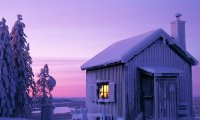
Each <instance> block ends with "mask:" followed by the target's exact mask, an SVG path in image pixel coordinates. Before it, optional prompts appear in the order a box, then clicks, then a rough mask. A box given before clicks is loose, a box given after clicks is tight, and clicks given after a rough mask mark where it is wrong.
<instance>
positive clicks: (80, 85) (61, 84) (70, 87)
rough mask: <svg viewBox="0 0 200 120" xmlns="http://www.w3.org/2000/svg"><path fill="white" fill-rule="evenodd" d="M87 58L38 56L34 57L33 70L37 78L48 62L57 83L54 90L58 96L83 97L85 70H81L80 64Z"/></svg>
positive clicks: (54, 94)
mask: <svg viewBox="0 0 200 120" xmlns="http://www.w3.org/2000/svg"><path fill="white" fill-rule="evenodd" d="M84 61H85V60H70V59H52V58H46V59H44V58H36V59H33V65H32V67H33V71H34V73H35V80H37V79H38V78H37V76H36V75H37V73H39V71H40V69H41V68H42V67H43V66H44V64H48V66H49V69H50V70H49V72H50V75H52V76H53V77H54V78H55V79H56V81H57V83H56V87H55V89H54V91H53V96H56V97H83V96H85V72H83V71H81V70H80V65H81V64H82V63H83V62H84Z"/></svg>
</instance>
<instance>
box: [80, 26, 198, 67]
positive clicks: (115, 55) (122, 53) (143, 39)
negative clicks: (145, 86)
mask: <svg viewBox="0 0 200 120" xmlns="http://www.w3.org/2000/svg"><path fill="white" fill-rule="evenodd" d="M160 37H162V38H164V39H166V40H167V41H168V42H169V43H170V44H171V45H174V47H176V48H177V52H184V53H182V54H183V55H185V57H187V58H188V59H190V60H192V62H194V63H192V64H194V65H195V64H198V61H197V60H196V59H195V58H194V57H192V55H190V54H189V53H188V52H187V51H185V50H183V49H182V48H181V47H179V46H178V45H177V44H176V43H175V42H174V40H173V39H172V38H171V37H170V36H169V35H168V34H167V33H166V32H165V31H164V30H162V29H156V30H152V31H150V32H147V33H144V34H141V35H138V36H135V37H132V38H129V39H125V40H121V41H118V42H115V43H113V44H111V45H110V46H109V47H107V48H106V49H105V50H103V51H102V52H100V53H99V54H97V55H96V56H94V57H93V58H91V59H90V60H88V61H87V62H86V63H84V64H83V65H82V66H81V69H82V70H85V69H92V68H99V67H105V66H109V65H113V64H119V63H126V62H128V61H129V60H130V59H131V58H132V57H133V56H135V55H137V54H138V53H139V52H141V51H142V50H143V49H144V48H146V47H147V46H149V45H150V44H151V43H153V42H154V41H155V40H157V39H158V38H160Z"/></svg>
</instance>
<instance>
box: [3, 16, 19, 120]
mask: <svg viewBox="0 0 200 120" xmlns="http://www.w3.org/2000/svg"><path fill="white" fill-rule="evenodd" d="M5 23H6V20H5V19H4V18H2V21H0V117H8V116H11V115H12V112H13V108H14V106H15V100H14V97H15V91H16V83H15V79H14V69H13V68H14V63H13V59H12V49H11V45H10V36H9V32H8V26H7V25H6V24H5Z"/></svg>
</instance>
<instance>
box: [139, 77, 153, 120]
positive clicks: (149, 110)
mask: <svg viewBox="0 0 200 120" xmlns="http://www.w3.org/2000/svg"><path fill="white" fill-rule="evenodd" d="M141 107H142V112H143V116H144V119H145V120H148V119H150V120H151V119H153V118H154V78H153V77H151V76H148V75H145V74H143V75H142V106H141Z"/></svg>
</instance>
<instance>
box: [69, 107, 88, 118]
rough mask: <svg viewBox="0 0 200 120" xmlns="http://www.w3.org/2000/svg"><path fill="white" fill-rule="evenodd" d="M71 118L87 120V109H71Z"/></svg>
mask: <svg viewBox="0 0 200 120" xmlns="http://www.w3.org/2000/svg"><path fill="white" fill-rule="evenodd" d="M71 114H72V120H87V109H86V108H84V109H83V108H80V109H75V110H71Z"/></svg>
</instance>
